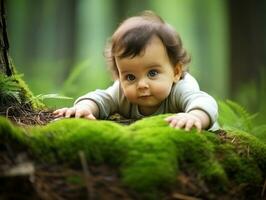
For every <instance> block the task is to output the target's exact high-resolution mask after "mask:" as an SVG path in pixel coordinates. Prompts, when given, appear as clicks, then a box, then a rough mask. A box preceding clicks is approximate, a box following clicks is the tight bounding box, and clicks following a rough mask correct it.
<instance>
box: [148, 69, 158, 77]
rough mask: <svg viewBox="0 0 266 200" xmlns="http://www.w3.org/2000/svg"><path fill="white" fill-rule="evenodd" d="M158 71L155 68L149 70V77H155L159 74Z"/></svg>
mask: <svg viewBox="0 0 266 200" xmlns="http://www.w3.org/2000/svg"><path fill="white" fill-rule="evenodd" d="M158 73H159V72H158V71H157V70H154V69H152V70H150V71H149V72H148V77H150V78H153V77H155V76H156V75H158Z"/></svg>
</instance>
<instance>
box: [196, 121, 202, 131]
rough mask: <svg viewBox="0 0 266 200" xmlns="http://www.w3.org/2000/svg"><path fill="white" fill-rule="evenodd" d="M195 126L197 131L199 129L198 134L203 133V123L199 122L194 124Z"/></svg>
mask: <svg viewBox="0 0 266 200" xmlns="http://www.w3.org/2000/svg"><path fill="white" fill-rule="evenodd" d="M194 126H195V127H196V129H197V131H198V132H201V129H202V125H201V123H200V122H199V121H196V122H195V123H194Z"/></svg>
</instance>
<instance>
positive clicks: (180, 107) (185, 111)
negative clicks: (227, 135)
mask: <svg viewBox="0 0 266 200" xmlns="http://www.w3.org/2000/svg"><path fill="white" fill-rule="evenodd" d="M171 100H172V102H173V105H174V106H173V107H174V110H173V112H175V110H177V111H182V112H181V113H177V114H175V115H173V116H170V117H167V118H166V121H168V123H169V124H170V126H172V127H174V128H184V129H185V130H187V131H188V130H190V129H191V128H192V127H195V128H197V130H198V131H201V130H202V129H208V128H210V127H211V126H212V125H213V124H214V122H215V121H216V120H217V116H218V107H217V103H216V101H215V99H214V98H213V97H211V96H210V95H208V94H207V93H205V92H202V91H200V88H199V85H198V83H197V81H196V80H195V79H194V78H193V77H192V76H191V75H190V74H188V73H187V74H186V75H185V77H184V78H183V79H182V80H180V81H179V82H178V83H177V84H176V85H175V86H174V88H173V94H172V96H171Z"/></svg>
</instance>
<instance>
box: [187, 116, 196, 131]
mask: <svg viewBox="0 0 266 200" xmlns="http://www.w3.org/2000/svg"><path fill="white" fill-rule="evenodd" d="M194 122H195V120H193V119H189V120H187V122H186V125H185V131H190V129H191V128H192V127H193V125H194Z"/></svg>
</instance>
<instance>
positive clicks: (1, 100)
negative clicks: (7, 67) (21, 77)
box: [0, 73, 21, 106]
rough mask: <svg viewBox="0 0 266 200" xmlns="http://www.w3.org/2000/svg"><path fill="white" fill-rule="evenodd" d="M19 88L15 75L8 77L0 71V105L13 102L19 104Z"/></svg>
mask: <svg viewBox="0 0 266 200" xmlns="http://www.w3.org/2000/svg"><path fill="white" fill-rule="evenodd" d="M20 93H21V88H20V86H19V84H18V82H17V80H16V77H15V76H11V77H8V76H6V75H4V74H3V73H0V105H1V106H6V105H8V104H10V103H11V102H13V103H20V104H21V96H20Z"/></svg>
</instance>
